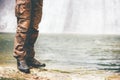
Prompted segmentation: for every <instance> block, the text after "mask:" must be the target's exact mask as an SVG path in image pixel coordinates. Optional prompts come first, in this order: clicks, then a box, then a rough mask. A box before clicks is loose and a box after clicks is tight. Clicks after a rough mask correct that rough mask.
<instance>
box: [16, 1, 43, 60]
mask: <svg viewBox="0 0 120 80" xmlns="http://www.w3.org/2000/svg"><path fill="white" fill-rule="evenodd" d="M42 6H43V0H16V7H15V14H16V17H17V31H16V36H15V41H14V42H15V43H14V57H16V58H17V59H20V60H21V59H25V58H28V57H34V55H35V51H34V43H35V41H36V39H37V37H38V24H39V22H40V21H41V17H42Z"/></svg>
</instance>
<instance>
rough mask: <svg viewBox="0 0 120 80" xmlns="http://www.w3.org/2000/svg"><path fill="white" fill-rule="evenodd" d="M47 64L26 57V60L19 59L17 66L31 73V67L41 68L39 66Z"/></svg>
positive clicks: (22, 70)
mask: <svg viewBox="0 0 120 80" xmlns="http://www.w3.org/2000/svg"><path fill="white" fill-rule="evenodd" d="M45 66H46V65H45V64H44V63H40V62H39V61H38V60H36V59H35V58H31V59H26V60H25V59H24V60H17V68H18V69H19V70H20V71H21V72H24V73H30V67H33V68H39V67H45Z"/></svg>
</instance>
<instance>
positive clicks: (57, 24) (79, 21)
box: [0, 0, 120, 34]
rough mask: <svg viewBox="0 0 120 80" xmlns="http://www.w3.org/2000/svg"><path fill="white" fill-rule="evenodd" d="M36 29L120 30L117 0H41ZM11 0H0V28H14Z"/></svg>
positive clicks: (94, 31)
mask: <svg viewBox="0 0 120 80" xmlns="http://www.w3.org/2000/svg"><path fill="white" fill-rule="evenodd" d="M43 1H44V4H43V16H42V22H41V23H40V24H39V30H40V33H79V34H120V1H119V0H43ZM14 8H15V0H0V32H15V31H16V25H17V24H16V17H15V12H14Z"/></svg>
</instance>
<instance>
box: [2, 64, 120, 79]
mask: <svg viewBox="0 0 120 80" xmlns="http://www.w3.org/2000/svg"><path fill="white" fill-rule="evenodd" d="M0 80H120V74H119V73H110V72H105V71H98V70H95V71H93V70H80V71H72V72H70V71H68V70H67V71H64V70H57V69H45V68H39V69H35V68H33V69H31V73H30V74H25V73H22V72H20V71H18V70H17V68H16V66H9V67H7V66H2V67H1V66H0Z"/></svg>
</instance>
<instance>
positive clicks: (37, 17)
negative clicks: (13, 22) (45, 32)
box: [27, 0, 45, 67]
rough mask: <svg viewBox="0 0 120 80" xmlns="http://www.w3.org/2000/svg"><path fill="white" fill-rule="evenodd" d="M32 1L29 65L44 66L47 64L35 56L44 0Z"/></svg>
mask: <svg viewBox="0 0 120 80" xmlns="http://www.w3.org/2000/svg"><path fill="white" fill-rule="evenodd" d="M31 2H32V12H31V14H32V15H31V25H32V26H31V28H30V30H29V33H30V35H29V39H28V42H29V45H30V46H29V49H30V50H29V52H28V53H29V54H30V55H29V57H28V61H27V63H28V65H29V66H32V67H44V66H45V64H42V63H40V62H39V61H37V60H36V59H35V58H34V56H35V51H34V44H35V42H36V39H37V37H38V34H39V31H38V25H39V23H40V22H41V17H42V7H43V0H31Z"/></svg>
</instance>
